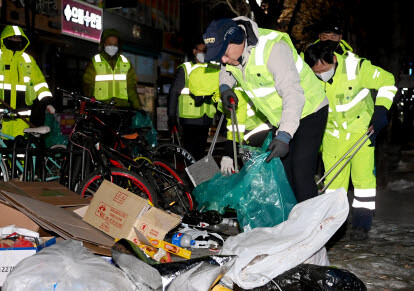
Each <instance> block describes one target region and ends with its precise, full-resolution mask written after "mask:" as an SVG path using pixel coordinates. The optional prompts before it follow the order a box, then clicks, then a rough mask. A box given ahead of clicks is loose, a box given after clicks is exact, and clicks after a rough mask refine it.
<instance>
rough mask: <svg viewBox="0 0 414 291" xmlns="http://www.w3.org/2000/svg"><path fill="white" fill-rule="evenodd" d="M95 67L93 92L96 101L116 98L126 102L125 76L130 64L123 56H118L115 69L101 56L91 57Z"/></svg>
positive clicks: (126, 87)
mask: <svg viewBox="0 0 414 291" xmlns="http://www.w3.org/2000/svg"><path fill="white" fill-rule="evenodd" d="M93 65H94V67H95V71H96V75H95V92H94V96H95V98H96V99H97V100H101V101H104V100H108V99H111V98H114V97H115V98H118V99H124V100H128V86H127V74H128V71H129V68H130V67H131V64H130V63H129V61H128V59H127V58H126V57H124V56H123V55H119V57H118V60H117V62H116V65H115V68H114V69H112V67H111V65H110V64H108V62H107V61H106V60H105V58H104V57H103V56H101V54H97V55H95V56H94V57H93Z"/></svg>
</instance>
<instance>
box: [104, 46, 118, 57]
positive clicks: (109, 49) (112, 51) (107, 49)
mask: <svg viewBox="0 0 414 291" xmlns="http://www.w3.org/2000/svg"><path fill="white" fill-rule="evenodd" d="M105 52H106V53H107V54H108V55H110V56H111V57H113V56H114V55H115V54H116V53H117V52H118V47H117V46H115V45H108V46H106V47H105Z"/></svg>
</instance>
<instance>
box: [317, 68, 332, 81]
mask: <svg viewBox="0 0 414 291" xmlns="http://www.w3.org/2000/svg"><path fill="white" fill-rule="evenodd" d="M315 75H316V76H318V77H319V79H321V80H322V81H324V82H328V81H329V80H330V79H332V77H333V75H335V65H333V66H332V68H331V69H330V70H329V71H326V72H323V73H320V74H315Z"/></svg>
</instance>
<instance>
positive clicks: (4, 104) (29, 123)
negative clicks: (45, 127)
mask: <svg viewBox="0 0 414 291" xmlns="http://www.w3.org/2000/svg"><path fill="white" fill-rule="evenodd" d="M0 103H1V104H2V105H3V106H4V107H6V108H7V109H8V110H10V111H11V112H12V113H14V114H16V116H17V117H18V118H20V119H22V120H23V121H24V122H26V123H27V125H29V127H31V128H34V127H36V126H35V125H34V124H33V123H31V122H30V121H29V120H27V119H26V117H23V116H21V115H20V114H19V112H17V111H16V110H15V109H13V108H12V107H11V106H10V105H9V104H7V103H6V102H4V101H3V99H1V98H0Z"/></svg>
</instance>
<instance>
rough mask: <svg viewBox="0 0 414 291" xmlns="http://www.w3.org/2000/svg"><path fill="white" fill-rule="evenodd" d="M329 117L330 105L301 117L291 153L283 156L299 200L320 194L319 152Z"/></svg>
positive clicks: (290, 147) (292, 142)
mask: <svg viewBox="0 0 414 291" xmlns="http://www.w3.org/2000/svg"><path fill="white" fill-rule="evenodd" d="M327 119H328V106H325V107H323V108H321V109H320V110H318V111H317V112H315V113H313V114H311V115H308V116H306V117H305V118H303V119H301V121H300V124H299V128H298V130H297V131H296V133H295V135H294V136H293V138H292V140H291V141H290V143H289V153H288V154H287V156H285V157H284V158H282V163H283V166H284V168H285V171H286V175H287V178H288V180H289V184H290V186H291V187H292V190H293V193H294V194H295V196H296V200H297V201H298V202H302V201H305V200H307V199H310V198H313V197H315V196H317V195H318V188H317V186H316V182H315V173H316V165H317V160H318V152H319V148H320V146H321V143H322V137H323V134H324V132H325V127H326V121H327Z"/></svg>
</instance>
